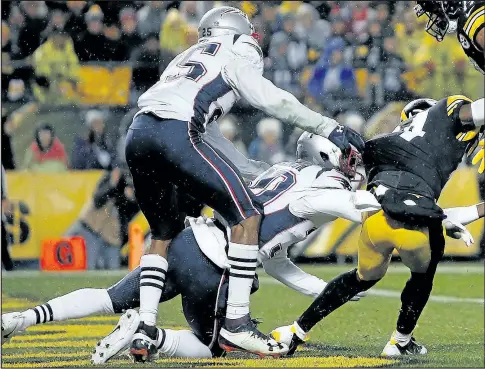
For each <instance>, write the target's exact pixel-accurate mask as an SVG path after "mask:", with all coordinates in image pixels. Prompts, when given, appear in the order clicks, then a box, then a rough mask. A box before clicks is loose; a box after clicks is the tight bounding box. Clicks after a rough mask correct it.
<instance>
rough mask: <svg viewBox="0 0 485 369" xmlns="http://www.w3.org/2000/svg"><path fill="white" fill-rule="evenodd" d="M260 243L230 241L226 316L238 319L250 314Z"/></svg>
mask: <svg viewBox="0 0 485 369" xmlns="http://www.w3.org/2000/svg"><path fill="white" fill-rule="evenodd" d="M258 250H259V247H258V245H240V244H237V243H232V242H229V252H228V260H229V264H230V265H231V269H230V271H229V293H228V297H227V310H226V318H228V319H237V318H241V317H243V316H244V315H247V314H249V295H250V294H251V286H252V285H253V279H254V275H255V274H256V265H257V264H258Z"/></svg>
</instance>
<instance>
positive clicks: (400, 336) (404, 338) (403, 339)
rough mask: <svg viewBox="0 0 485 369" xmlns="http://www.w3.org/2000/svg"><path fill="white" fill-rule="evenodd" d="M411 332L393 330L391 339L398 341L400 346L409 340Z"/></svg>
mask: <svg viewBox="0 0 485 369" xmlns="http://www.w3.org/2000/svg"><path fill="white" fill-rule="evenodd" d="M411 336H412V333H411V334H404V333H401V332H399V331H397V330H396V331H394V333H393V334H392V336H391V339H392V338H394V340H396V342H397V343H399V344H400V345H401V346H406V345H407V344H408V342H409V341H410V340H411Z"/></svg>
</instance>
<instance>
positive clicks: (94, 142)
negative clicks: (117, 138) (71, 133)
mask: <svg viewBox="0 0 485 369" xmlns="http://www.w3.org/2000/svg"><path fill="white" fill-rule="evenodd" d="M104 121H105V115H104V114H103V112H101V111H99V110H96V109H93V110H89V111H88V112H87V113H86V125H87V126H88V131H87V133H86V136H85V137H76V139H75V140H74V147H73V149H72V156H71V166H72V169H77V170H89V169H108V168H111V166H112V164H113V159H114V150H113V145H112V144H111V141H110V140H109V138H108V137H107V134H106V130H105V123H104Z"/></svg>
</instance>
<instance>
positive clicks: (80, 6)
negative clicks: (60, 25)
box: [64, 1, 87, 44]
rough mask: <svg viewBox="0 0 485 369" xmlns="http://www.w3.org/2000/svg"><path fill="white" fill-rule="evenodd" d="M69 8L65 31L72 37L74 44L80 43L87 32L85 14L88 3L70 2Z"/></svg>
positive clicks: (68, 3)
mask: <svg viewBox="0 0 485 369" xmlns="http://www.w3.org/2000/svg"><path fill="white" fill-rule="evenodd" d="M66 5H67V8H68V9H69V13H68V18H67V22H66V26H65V27H64V29H65V30H66V32H68V33H69V34H70V35H71V38H72V39H73V41H74V44H76V43H77V42H79V40H80V38H81V36H82V35H83V34H84V32H86V22H85V20H84V14H85V13H86V11H87V6H86V5H87V2H86V1H68V2H67V4H66Z"/></svg>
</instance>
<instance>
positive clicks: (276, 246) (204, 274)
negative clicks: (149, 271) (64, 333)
mask: <svg viewBox="0 0 485 369" xmlns="http://www.w3.org/2000/svg"><path fill="white" fill-rule="evenodd" d="M297 156H298V157H299V159H300V160H299V161H298V162H297V163H289V164H279V165H274V166H273V167H272V168H270V169H269V170H268V171H266V172H265V173H264V174H262V175H261V176H260V177H258V178H257V179H256V180H255V181H254V183H253V184H252V185H251V190H252V191H253V192H254V193H255V194H256V195H257V196H260V197H261V198H262V200H263V202H264V203H265V213H266V216H265V218H264V220H263V222H262V228H261V246H262V247H261V249H260V252H259V254H258V259H259V261H260V262H261V263H262V264H263V267H264V268H265V270H266V272H267V273H268V274H269V275H271V276H273V277H274V278H276V279H278V280H279V281H281V282H282V283H284V284H286V285H287V286H289V287H291V288H293V289H295V290H298V291H300V292H302V293H304V294H306V295H309V296H313V297H315V296H318V294H319V293H320V292H321V291H322V290H323V288H324V287H325V285H326V284H325V282H323V281H322V280H320V279H319V278H316V277H314V276H312V275H309V274H307V273H305V272H304V271H302V270H301V269H299V268H298V267H297V266H295V265H294V264H293V263H292V262H291V261H290V260H289V259H288V258H287V249H288V247H289V246H291V245H292V244H294V243H295V242H298V241H301V240H303V239H305V238H306V237H307V236H308V234H309V233H311V231H312V230H314V229H315V228H316V227H318V226H320V225H322V224H325V223H327V222H330V221H332V220H334V219H336V218H337V217H343V218H346V219H349V220H352V221H355V222H360V221H361V212H362V211H363V210H368V209H374V208H376V207H377V208H379V204H378V203H377V201H376V199H375V198H374V197H373V195H372V194H370V193H368V192H365V191H357V192H351V191H350V181H349V177H352V174H353V173H355V165H356V164H357V162H355V165H354V166H349V165H347V164H345V165H344V163H348V161H345V160H341V158H340V155H339V150H338V149H337V148H335V147H334V146H333V145H331V144H330V143H329V142H328V141H326V140H325V139H323V138H320V137H318V136H315V135H310V134H308V133H305V134H303V135H302V137H301V138H300V140H299V142H298V153H297ZM309 161H310V162H309ZM311 162H314V163H318V164H320V166H318V165H314V164H311ZM335 167H337V168H338V167H340V168H341V170H342V171H344V172H346V173H349V174H350V175H347V176H346V175H344V174H342V171H341V170H338V169H336V168H335ZM457 218H458V217H457ZM189 221H190V224H191V227H189V228H187V229H185V230H184V231H183V232H182V233H181V234H179V235H178V236H177V237H176V238H175V239H174V241H173V245H172V246H171V247H170V249H169V255H168V256H169V261H170V263H169V265H170V266H169V270H168V273H167V282H166V287H165V289H164V293H163V295H162V298H161V302H163V301H167V300H169V299H171V298H173V297H175V296H177V295H178V294H181V295H182V305H183V310H184V314H185V317H186V319H187V322H188V324H189V326H190V327H191V329H192V332H193V333H191V332H190V331H173V330H170V329H160V330H159V337H160V342H157V347H158V352H156V351H154V352H151V353H150V358H149V359H153V358H154V357H156V355H158V353H163V354H165V355H169V356H179V357H180V356H182V357H210V356H211V355H214V356H219V355H220V354H221V353H222V352H221V350H220V349H219V347H218V346H217V344H216V343H217V339H218V337H217V331H218V327H220V320H219V318H221V317H223V316H224V314H223V310H224V308H225V297H226V292H227V289H226V288H227V278H226V277H225V276H224V269H227V268H228V266H229V264H228V260H227V254H226V252H225V248H226V247H227V240H226V235H225V233H224V232H223V230H224V227H221V226H220V225H219V221H215V222H213V221H212V220H207V221H206V220H203V219H202V218H198V219H193V218H191V219H190V220H189ZM450 229H451V228H450ZM453 230H454V231H458V232H459V233H461V234H459V235H457V236H458V237H462V236H467V232H466V230H464V229H460V228H459V226H458V225H457V226H455V228H453ZM217 246H218V247H217ZM139 278H140V269H139V268H137V269H135V270H134V271H132V272H131V273H129V274H128V275H127V276H126V277H125V278H124V279H123V280H122V281H120V282H118V283H117V284H115V285H114V286H113V287H111V288H109V289H108V290H104V289H83V290H78V291H74V292H72V293H70V294H68V295H65V296H62V297H58V298H56V299H53V300H51V301H49V302H48V303H46V304H43V305H40V306H37V307H35V308H34V309H30V310H27V311H25V312H23V313H8V314H5V315H3V316H2V340H4V339H9V338H11V337H12V336H13V335H14V334H16V333H17V332H19V331H21V330H24V329H26V328H27V327H29V326H31V325H34V324H38V323H45V322H49V321H52V320H65V319H71V318H80V317H84V316H88V315H93V314H99V313H121V312H122V311H123V310H124V309H131V308H134V307H137V306H138V304H139V289H138V285H139V284H138V282H139ZM256 289H257V283H255V282H254V281H253V290H256ZM216 305H217V306H218V309H217V312H215V311H216V308H215V306H216ZM215 321H216V324H214V323H215ZM138 322H139V316H138V314H137V313H136V312H134V311H131V310H130V311H129V312H127V313H126V314H125V315H124V316H123V317H122V318H121V319H120V322H119V324H118V325H119V327H120V328H119V329H115V331H113V333H112V334H110V335H108V337H106V338H105V339H103V340H102V341H101V342H100V345H98V346H97V347H96V352H95V354H94V355H93V360H94V361H95V362H96V363H103V362H106V361H107V360H108V359H109V358H111V357H113V356H114V355H116V354H117V353H118V352H120V351H122V350H123V349H124V348H125V347H126V345H128V344H129V343H130V342H131V338H132V336H133V333H134V330H135V329H136V328H137V327H138ZM214 332H216V334H214ZM162 341H163V342H162ZM182 343H183V344H182ZM187 343H189V344H187Z"/></svg>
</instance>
